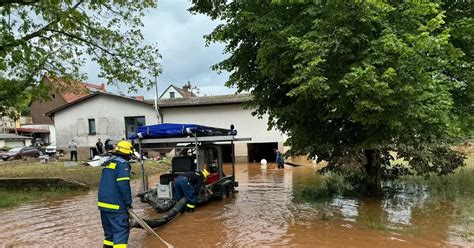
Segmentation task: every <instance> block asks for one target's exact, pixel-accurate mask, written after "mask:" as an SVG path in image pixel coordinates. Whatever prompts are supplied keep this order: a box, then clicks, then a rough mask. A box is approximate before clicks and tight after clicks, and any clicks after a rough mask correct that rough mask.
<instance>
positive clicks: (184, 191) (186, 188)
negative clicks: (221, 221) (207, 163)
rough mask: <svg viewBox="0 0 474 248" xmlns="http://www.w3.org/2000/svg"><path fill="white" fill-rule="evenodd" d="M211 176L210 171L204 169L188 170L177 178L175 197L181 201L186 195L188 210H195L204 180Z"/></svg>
mask: <svg viewBox="0 0 474 248" xmlns="http://www.w3.org/2000/svg"><path fill="white" fill-rule="evenodd" d="M208 176H209V172H208V171H207V170H206V169H204V170H203V171H188V172H185V173H183V174H180V175H179V176H178V177H177V178H176V180H175V182H174V183H175V197H176V200H177V201H179V200H180V199H181V198H183V197H186V199H187V204H186V211H187V212H194V208H195V207H196V203H197V196H198V195H199V192H200V191H201V185H202V182H203V181H204V180H205V179H206V178H207V177H208Z"/></svg>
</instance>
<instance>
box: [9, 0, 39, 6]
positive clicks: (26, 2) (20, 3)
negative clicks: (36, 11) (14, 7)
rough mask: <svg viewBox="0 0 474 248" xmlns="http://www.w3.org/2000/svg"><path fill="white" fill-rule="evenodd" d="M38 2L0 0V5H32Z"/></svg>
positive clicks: (32, 0)
mask: <svg viewBox="0 0 474 248" xmlns="http://www.w3.org/2000/svg"><path fill="white" fill-rule="evenodd" d="M38 2H39V0H0V7H2V6H7V5H8V4H18V5H32V4H35V3H38Z"/></svg>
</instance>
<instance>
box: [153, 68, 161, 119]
mask: <svg viewBox="0 0 474 248" xmlns="http://www.w3.org/2000/svg"><path fill="white" fill-rule="evenodd" d="M157 77H158V71H155V90H156V92H155V94H156V95H155V109H156V115H157V116H158V124H161V123H163V120H162V119H161V114H160V107H159V106H158V101H159V100H158V97H159V95H158V80H157Z"/></svg>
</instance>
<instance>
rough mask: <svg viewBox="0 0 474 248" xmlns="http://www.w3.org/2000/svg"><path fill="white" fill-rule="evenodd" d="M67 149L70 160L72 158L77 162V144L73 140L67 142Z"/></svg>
mask: <svg viewBox="0 0 474 248" xmlns="http://www.w3.org/2000/svg"><path fill="white" fill-rule="evenodd" d="M69 150H70V151H71V161H73V158H74V161H76V162H77V144H76V142H74V140H71V142H69Z"/></svg>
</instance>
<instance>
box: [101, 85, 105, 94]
mask: <svg viewBox="0 0 474 248" xmlns="http://www.w3.org/2000/svg"><path fill="white" fill-rule="evenodd" d="M100 90H101V91H104V92H105V84H100Z"/></svg>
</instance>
